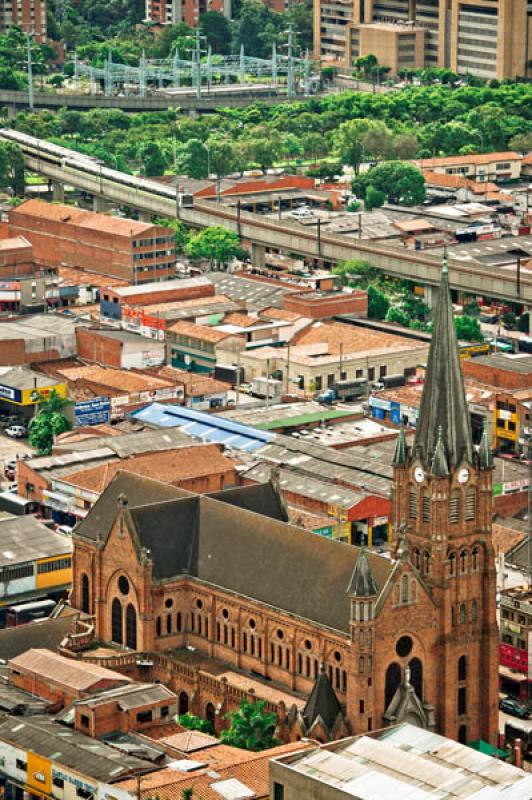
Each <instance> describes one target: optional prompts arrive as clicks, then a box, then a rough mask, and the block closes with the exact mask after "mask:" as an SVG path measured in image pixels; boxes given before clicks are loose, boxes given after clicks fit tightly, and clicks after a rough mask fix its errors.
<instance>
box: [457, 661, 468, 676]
mask: <svg viewBox="0 0 532 800" xmlns="http://www.w3.org/2000/svg"><path fill="white" fill-rule="evenodd" d="M466 678H467V658H466V656H460V658H459V659H458V680H459V681H465V680H466Z"/></svg>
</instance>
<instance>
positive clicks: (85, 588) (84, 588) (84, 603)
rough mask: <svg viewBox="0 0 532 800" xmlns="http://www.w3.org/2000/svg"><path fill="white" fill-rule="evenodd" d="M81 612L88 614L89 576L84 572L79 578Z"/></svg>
mask: <svg viewBox="0 0 532 800" xmlns="http://www.w3.org/2000/svg"><path fill="white" fill-rule="evenodd" d="M81 610H82V611H84V612H85V614H90V611H91V608H90V585H89V576H88V575H87V574H86V573H85V572H84V573H83V575H82V576H81Z"/></svg>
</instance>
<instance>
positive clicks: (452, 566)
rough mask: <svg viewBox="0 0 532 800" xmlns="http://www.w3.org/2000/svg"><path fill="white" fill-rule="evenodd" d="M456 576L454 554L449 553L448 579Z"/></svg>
mask: <svg viewBox="0 0 532 800" xmlns="http://www.w3.org/2000/svg"><path fill="white" fill-rule="evenodd" d="M455 575H456V553H449V577H451V578H453V577H454V576H455Z"/></svg>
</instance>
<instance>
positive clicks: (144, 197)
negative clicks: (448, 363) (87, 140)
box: [0, 130, 532, 308]
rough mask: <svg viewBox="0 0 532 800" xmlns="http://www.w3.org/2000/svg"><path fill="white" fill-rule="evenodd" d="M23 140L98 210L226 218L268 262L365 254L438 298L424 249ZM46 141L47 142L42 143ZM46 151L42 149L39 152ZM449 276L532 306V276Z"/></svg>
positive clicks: (435, 272)
mask: <svg viewBox="0 0 532 800" xmlns="http://www.w3.org/2000/svg"><path fill="white" fill-rule="evenodd" d="M10 134H12V132H11V131H9V130H5V131H4V130H0V138H5V139H8V138H10ZM25 140H26V141H25V142H24V143H20V142H19V146H20V147H21V150H22V152H23V154H24V160H25V163H26V166H27V168H28V169H29V170H31V171H32V172H35V173H38V174H41V175H43V176H45V177H47V178H49V179H50V180H51V181H52V183H53V186H54V198H55V199H56V200H61V199H63V193H64V186H65V185H69V186H73V187H75V188H76V189H80V190H82V191H84V192H87V193H88V194H90V195H92V196H93V198H94V208H95V210H100V211H103V210H104V206H105V201H110V202H112V203H114V204H116V205H120V206H128V207H130V208H134V209H137V210H138V211H139V213H140V215H141V219H146V220H148V219H150V218H151V216H158V217H175V216H178V217H179V218H180V219H181V220H182V221H183V222H184V223H185V224H187V225H190V226H192V227H196V228H204V227H208V226H212V225H222V226H223V227H225V228H227V229H228V230H231V231H234V232H235V233H238V235H239V236H240V238H241V239H242V240H244V241H247V242H250V243H251V245H252V256H253V263H254V264H255V265H257V266H261V265H262V264H263V263H264V256H265V250H266V248H270V249H272V250H277V251H279V252H282V253H296V254H298V255H300V256H303V257H304V258H310V259H322V260H324V261H328V262H331V263H338V262H340V261H348V260H351V259H357V258H360V259H365V260H367V261H369V262H370V263H371V264H372V265H373V266H374V267H376V268H377V269H380V270H382V271H383V272H385V273H386V274H387V275H390V276H393V277H397V278H403V279H407V280H411V281H413V282H415V283H417V284H419V285H422V286H425V287H428V289H429V292H427V297H428V301H429V305H433V303H434V301H435V296H436V292H437V287H438V285H439V281H440V274H441V263H440V258H439V257H436V256H430V255H425V254H420V253H418V252H412V251H404V250H399V249H398V248H396V249H393V248H391V247H384V246H382V245H381V244H380V243H379V244H374V243H364V242H360V241H358V240H354V239H348V238H346V237H342V236H335V235H331V234H323V233H321V234H320V232H319V231H317V230H307V229H305V228H302V227H300V226H298V225H297V223H290V222H286V221H284V220H272V219H266V218H264V217H261V216H260V215H258V214H252V213H249V212H240V210H239V209H237V210H233V209H229V208H226V207H225V206H222V205H219V204H217V203H214V202H207V201H203V202H199V203H197V202H194V206H193V207H192V208H187V207H183V206H180V205H179V197H178V194H177V192H176V194H175V196H173V194H172V190H169V188H168V187H165V188H164V190H163V189H162V187H161V184H157V183H156V182H155V181H150V180H149V179H146V178H132V176H129V175H125V174H124V173H122V172H119V171H117V170H111V169H108V168H107V167H103V166H99V165H95V163H89V161H88V160H87V157H83V156H82V155H81V154H77V153H76V152H75V151H72V150H67V149H66V148H57V147H56V148H55V149H56V150H64V155H63V156H61V157H60V158H59V157H58V156H56V157H55V161H56V162H57V163H54V162H53V159H49V158H46V157H45V150H46V145H47V142H45V141H44V140H39V139H37V138H36V137H28V136H26V137H25ZM39 148H42V150H40V149H39ZM40 153H42V155H40ZM449 268H450V275H449V283H450V285H451V287H452V288H453V289H457V290H459V291H461V292H465V293H467V294H472V295H483V296H488V297H492V298H495V299H499V300H504V301H509V302H516V303H523V304H524V305H525V307H527V308H528V307H532V278H530V277H529V276H527V275H523V276H521V279H520V281H519V282H517V280H516V277H515V276H514V275H513V274H512V273H508V272H505V271H504V270H501V269H498V268H494V267H488V266H486V265H484V264H480V263H478V262H477V263H475V262H469V263H467V264H465V263H463V262H460V261H456V260H451V261H450V263H449Z"/></svg>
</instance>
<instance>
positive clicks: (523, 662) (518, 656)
mask: <svg viewBox="0 0 532 800" xmlns="http://www.w3.org/2000/svg"><path fill="white" fill-rule="evenodd" d="M499 662H500V664H502V666H503V667H509V669H515V670H517V671H518V672H523V673H524V674H525V675H526V674H527V672H528V653H527V651H526V650H519V649H518V648H517V647H514V646H513V645H511V644H504V643H503V642H501V643H500V644H499Z"/></svg>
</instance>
